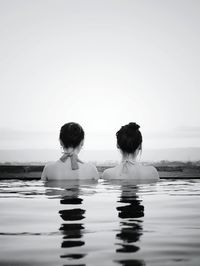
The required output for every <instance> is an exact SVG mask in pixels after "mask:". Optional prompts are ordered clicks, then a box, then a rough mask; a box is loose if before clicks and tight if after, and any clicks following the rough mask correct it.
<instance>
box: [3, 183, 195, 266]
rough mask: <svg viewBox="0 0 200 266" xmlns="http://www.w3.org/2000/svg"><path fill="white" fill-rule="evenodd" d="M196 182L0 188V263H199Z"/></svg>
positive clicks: (125, 265)
mask: <svg viewBox="0 0 200 266" xmlns="http://www.w3.org/2000/svg"><path fill="white" fill-rule="evenodd" d="M199 206H200V181H199V180H179V181H178V180H162V181H159V182H158V183H152V184H135V183H131V182H115V183H113V182H107V181H102V180H100V181H99V182H98V183H97V182H82V183H78V182H69V181H68V182H59V183H58V182H47V183H46V184H45V183H43V182H42V181H18V180H5V181H1V182H0V265H5V266H8V265H9V266H12V265H15V266H18V265H19V266H24V265H26V266H30V265H31V266H32V265H37V266H39V265H48V266H50V265H52V266H57V265H61V266H67V265H68V266H69V265H78V266H83V265H85V266H86V265H104V266H105V265H106V266H107V265H108V266H112V265H123V266H130V265H131V266H141V265H159V266H161V265H187V266H188V265H192V266H193V265H197V266H199V265H200V211H199V209H200V207H199Z"/></svg>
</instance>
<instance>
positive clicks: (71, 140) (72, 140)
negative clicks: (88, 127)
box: [60, 122, 85, 148]
mask: <svg viewBox="0 0 200 266" xmlns="http://www.w3.org/2000/svg"><path fill="white" fill-rule="evenodd" d="M84 136H85V133H84V131H83V129H82V127H81V126H80V125H79V124H77V123H74V122H70V123H67V124H64V125H63V126H62V127H61V129H60V140H61V141H62V143H63V145H64V147H65V148H76V147H77V146H78V145H79V144H80V142H81V141H82V140H83V139H84Z"/></svg>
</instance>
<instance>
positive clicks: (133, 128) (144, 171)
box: [102, 122, 159, 180]
mask: <svg viewBox="0 0 200 266" xmlns="http://www.w3.org/2000/svg"><path fill="white" fill-rule="evenodd" d="M139 128H140V126H139V125H138V124H136V123H133V122H131V123H129V124H127V125H125V126H122V127H121V128H120V130H119V131H117V133H116V137H117V148H118V149H119V150H120V152H121V155H122V160H121V162H120V164H119V165H117V166H116V167H114V168H109V169H107V170H105V171H104V172H103V176H102V178H104V179H133V180H158V179H159V175H158V172H157V170H156V168H155V167H153V166H145V165H142V164H141V163H139V162H138V161H137V156H138V154H139V152H140V151H141V150H142V134H141V132H140V130H139Z"/></svg>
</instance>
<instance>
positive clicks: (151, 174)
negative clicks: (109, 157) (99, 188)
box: [102, 163, 159, 180]
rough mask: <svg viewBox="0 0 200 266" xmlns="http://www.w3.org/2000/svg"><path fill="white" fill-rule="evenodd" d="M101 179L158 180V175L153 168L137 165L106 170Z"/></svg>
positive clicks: (121, 164)
mask: <svg viewBox="0 0 200 266" xmlns="http://www.w3.org/2000/svg"><path fill="white" fill-rule="evenodd" d="M102 178H103V179H108V180H109V179H130V180H131V179H132V180H149V179H151V180H158V179H159V175H158V172H157V170H156V168H155V167H153V166H145V165H142V164H139V163H136V164H127V163H120V164H119V165H117V166H115V167H113V168H109V169H106V170H105V171H104V172H103V175H102Z"/></svg>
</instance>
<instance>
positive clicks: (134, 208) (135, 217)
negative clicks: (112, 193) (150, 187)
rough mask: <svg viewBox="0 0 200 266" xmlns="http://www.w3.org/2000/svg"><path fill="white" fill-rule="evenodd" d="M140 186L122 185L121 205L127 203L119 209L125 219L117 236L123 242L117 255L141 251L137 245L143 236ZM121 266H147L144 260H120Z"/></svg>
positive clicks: (121, 216) (142, 208)
mask: <svg viewBox="0 0 200 266" xmlns="http://www.w3.org/2000/svg"><path fill="white" fill-rule="evenodd" d="M137 191H138V186H137V185H134V184H130V182H129V183H125V182H123V183H122V184H121V196H120V200H119V202H120V203H125V204H126V205H124V206H119V207H117V211H118V216H119V218H121V219H123V220H122V221H121V222H120V232H119V233H117V234H116V238H117V239H119V240H121V242H122V243H118V246H119V247H118V248H117V249H116V252H117V253H135V252H137V251H138V250H139V247H138V246H137V245H136V243H137V242H138V241H139V239H140V236H141V235H142V231H143V227H142V223H143V220H142V219H140V218H142V217H144V206H143V205H141V200H140V199H139V197H138V195H137ZM117 262H118V263H119V264H121V265H124V266H129V265H131V266H137V265H138V266H141V265H143V266H144V265H145V263H144V261H143V260H132V259H131V260H130V259H128V260H118V261H117Z"/></svg>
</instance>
